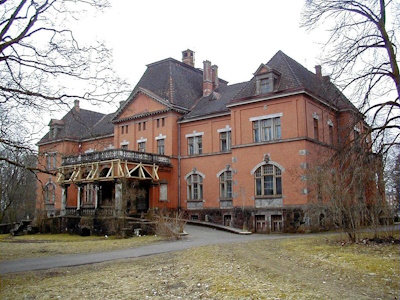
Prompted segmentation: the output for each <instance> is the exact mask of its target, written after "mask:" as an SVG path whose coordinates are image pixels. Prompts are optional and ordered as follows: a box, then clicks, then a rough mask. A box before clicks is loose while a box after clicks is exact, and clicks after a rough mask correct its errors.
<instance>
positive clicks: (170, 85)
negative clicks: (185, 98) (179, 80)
mask: <svg viewBox="0 0 400 300" xmlns="http://www.w3.org/2000/svg"><path fill="white" fill-rule="evenodd" d="M168 69H169V78H168V84H169V102H170V103H172V104H173V103H174V85H173V77H172V66H171V61H170V62H169V66H168Z"/></svg>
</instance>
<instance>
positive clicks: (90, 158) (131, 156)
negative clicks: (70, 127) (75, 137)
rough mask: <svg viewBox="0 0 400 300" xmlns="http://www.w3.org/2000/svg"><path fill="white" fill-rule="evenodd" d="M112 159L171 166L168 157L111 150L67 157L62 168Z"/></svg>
mask: <svg viewBox="0 0 400 300" xmlns="http://www.w3.org/2000/svg"><path fill="white" fill-rule="evenodd" d="M112 159H121V160H126V161H128V162H142V163H148V164H157V165H170V164H171V160H170V158H169V157H168V156H165V155H158V154H152V153H145V152H139V151H130V150H122V149H109V150H104V151H98V152H97V151H96V152H90V153H82V154H79V155H73V156H65V157H63V158H62V166H68V165H77V164H84V163H91V162H98V161H107V160H112Z"/></svg>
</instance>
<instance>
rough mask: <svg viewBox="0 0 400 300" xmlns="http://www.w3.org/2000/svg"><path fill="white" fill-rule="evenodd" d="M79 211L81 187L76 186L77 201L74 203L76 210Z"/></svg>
mask: <svg viewBox="0 0 400 300" xmlns="http://www.w3.org/2000/svg"><path fill="white" fill-rule="evenodd" d="M80 209H81V186H80V185H78V199H77V203H76V210H80Z"/></svg>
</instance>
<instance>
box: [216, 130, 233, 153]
mask: <svg viewBox="0 0 400 300" xmlns="http://www.w3.org/2000/svg"><path fill="white" fill-rule="evenodd" d="M219 141H220V151H221V152H224V151H229V150H231V132H230V131H225V132H221V133H220V134H219Z"/></svg>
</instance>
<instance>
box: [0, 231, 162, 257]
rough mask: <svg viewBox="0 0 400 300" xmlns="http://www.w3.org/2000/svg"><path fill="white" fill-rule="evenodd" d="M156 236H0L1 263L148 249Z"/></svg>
mask: <svg viewBox="0 0 400 300" xmlns="http://www.w3.org/2000/svg"><path fill="white" fill-rule="evenodd" d="M160 240H161V239H160V238H159V237H156V236H141V237H133V238H129V239H117V238H116V237H114V236H110V237H108V238H107V239H106V238H105V237H104V236H84V237H83V236H79V235H72V234H34V235H23V236H11V235H9V234H0V260H2V261H3V260H11V259H19V258H29V257H39V256H48V255H62V254H74V253H90V252H102V251H111V250H118V249H124V248H133V247H140V246H144V245H146V244H149V243H154V242H158V241H160Z"/></svg>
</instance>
